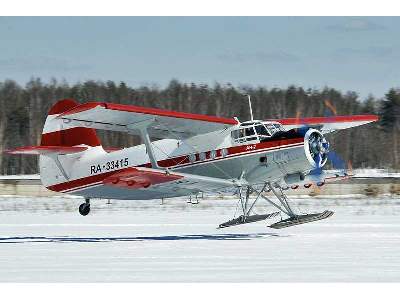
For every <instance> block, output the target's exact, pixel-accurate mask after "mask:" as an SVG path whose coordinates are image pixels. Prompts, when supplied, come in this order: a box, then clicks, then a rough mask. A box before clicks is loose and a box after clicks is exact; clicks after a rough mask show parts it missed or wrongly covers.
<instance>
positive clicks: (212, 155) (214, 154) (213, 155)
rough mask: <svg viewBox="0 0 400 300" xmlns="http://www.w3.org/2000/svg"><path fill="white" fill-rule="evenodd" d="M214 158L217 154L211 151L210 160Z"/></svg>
mask: <svg viewBox="0 0 400 300" xmlns="http://www.w3.org/2000/svg"><path fill="white" fill-rule="evenodd" d="M216 156H217V152H216V151H215V150H212V151H211V152H210V158H211V159H214V158H215V157H216Z"/></svg>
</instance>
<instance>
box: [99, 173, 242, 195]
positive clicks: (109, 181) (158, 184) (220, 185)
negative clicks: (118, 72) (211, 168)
mask: <svg viewBox="0 0 400 300" xmlns="http://www.w3.org/2000/svg"><path fill="white" fill-rule="evenodd" d="M236 183H237V182H235V181H234V180H226V179H219V178H214V177H208V176H198V175H191V174H185V173H179V172H169V171H165V170H158V169H150V168H140V167H138V168H128V169H126V170H121V171H119V172H117V173H115V174H113V175H110V176H109V177H107V178H105V179H104V180H103V184H105V185H109V186H114V187H120V188H126V189H134V190H136V189H148V190H157V191H160V189H162V190H163V191H168V192H174V191H176V190H183V189H185V190H190V191H192V192H193V193H197V192H212V191H214V192H215V191H221V190H223V189H226V188H232V187H234V186H235V184H236Z"/></svg>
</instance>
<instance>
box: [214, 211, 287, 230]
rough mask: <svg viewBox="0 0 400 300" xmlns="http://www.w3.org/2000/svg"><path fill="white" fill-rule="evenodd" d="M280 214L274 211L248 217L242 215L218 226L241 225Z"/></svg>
mask: <svg viewBox="0 0 400 300" xmlns="http://www.w3.org/2000/svg"><path fill="white" fill-rule="evenodd" d="M279 214H280V212H274V213H271V214H265V215H252V216H247V217H244V216H243V215H242V216H240V217H239V218H236V219H232V220H229V221H228V222H225V223H222V224H220V225H219V226H218V228H226V227H231V226H236V225H241V224H246V223H253V222H258V221H263V220H267V219H270V218H273V217H276V216H278V215H279Z"/></svg>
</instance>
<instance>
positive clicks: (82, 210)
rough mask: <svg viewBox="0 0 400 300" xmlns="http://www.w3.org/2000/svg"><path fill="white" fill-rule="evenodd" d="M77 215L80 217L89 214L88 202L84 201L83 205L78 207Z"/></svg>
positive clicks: (87, 200)
mask: <svg viewBox="0 0 400 300" xmlns="http://www.w3.org/2000/svg"><path fill="white" fill-rule="evenodd" d="M79 213H80V214H81V215H82V216H87V215H88V214H89V213H90V200H89V199H85V203H82V204H81V205H79Z"/></svg>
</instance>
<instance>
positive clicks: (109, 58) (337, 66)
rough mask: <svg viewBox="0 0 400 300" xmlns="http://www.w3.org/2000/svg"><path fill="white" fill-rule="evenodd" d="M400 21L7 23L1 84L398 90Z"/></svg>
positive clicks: (0, 53) (1, 22) (0, 21)
mask: <svg viewBox="0 0 400 300" xmlns="http://www.w3.org/2000/svg"><path fill="white" fill-rule="evenodd" d="M399 37H400V18H399V17H393V18H392V17H376V18H370V17H361V18H358V17H357V18H356V17H354V18H351V17H340V18H332V17H301V18H298V17H218V18H213V17H185V18H179V17H176V18H175V17H163V18H162V17H151V18H150V17H70V18H69V17H43V18H39V17H23V18H21V17H20V18H18V17H14V18H12V17H2V18H0V81H3V80H5V79H14V80H16V81H18V82H19V83H21V84H24V83H25V82H26V81H28V80H29V79H30V78H31V77H32V76H39V77H41V78H43V79H44V80H45V81H48V80H49V79H50V78H51V77H55V78H57V79H66V80H67V81H68V82H70V83H75V82H77V81H83V80H87V79H95V80H97V79H99V80H115V81H125V82H126V83H128V84H131V85H133V86H137V85H140V84H158V85H160V86H164V85H165V84H167V83H168V81H169V80H170V79H172V78H176V79H179V80H181V81H184V82H195V83H210V84H212V83H213V82H215V81H218V82H221V83H232V84H234V85H240V84H250V85H253V86H258V85H263V86H267V87H286V86H288V85H289V84H296V85H300V86H303V87H305V88H308V87H316V88H319V87H323V86H325V85H328V86H330V87H334V88H337V89H340V90H342V91H347V90H352V91H355V92H357V93H359V94H360V96H361V97H365V96H367V95H368V94H369V93H371V94H373V95H375V96H378V97H380V96H383V95H384V93H386V92H387V90H388V89H389V88H391V87H400V38H399Z"/></svg>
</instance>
